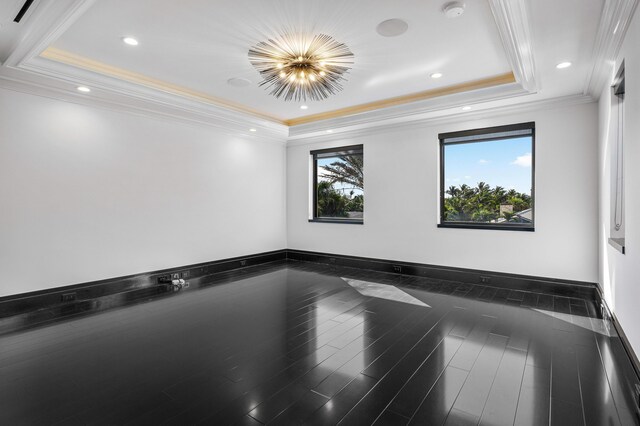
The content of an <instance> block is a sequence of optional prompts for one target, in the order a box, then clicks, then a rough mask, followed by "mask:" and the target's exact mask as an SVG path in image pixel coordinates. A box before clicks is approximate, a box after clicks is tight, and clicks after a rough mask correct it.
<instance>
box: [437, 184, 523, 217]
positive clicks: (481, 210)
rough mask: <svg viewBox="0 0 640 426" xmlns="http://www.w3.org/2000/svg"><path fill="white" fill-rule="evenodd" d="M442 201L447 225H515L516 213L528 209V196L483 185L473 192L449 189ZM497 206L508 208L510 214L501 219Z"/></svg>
mask: <svg viewBox="0 0 640 426" xmlns="http://www.w3.org/2000/svg"><path fill="white" fill-rule="evenodd" d="M445 192H446V194H447V195H448V196H447V197H445V199H444V209H445V212H444V215H445V220H447V221H462V222H492V221H499V220H501V219H502V220H501V221H507V222H518V221H521V219H520V218H519V217H518V215H517V213H518V212H521V211H523V210H527V209H529V208H531V196H530V195H528V194H524V193H520V192H517V191H515V190H513V189H511V190H509V191H506V190H505V189H504V188H502V187H501V186H496V187H495V188H491V186H490V185H487V184H486V183H484V182H480V183H478V185H477V186H476V187H475V188H472V187H470V186H468V185H464V184H463V185H460V186H459V187H456V186H450V187H449V189H447V190H446V191H445ZM500 205H510V206H512V208H513V211H512V212H509V211H505V212H503V213H502V215H500Z"/></svg>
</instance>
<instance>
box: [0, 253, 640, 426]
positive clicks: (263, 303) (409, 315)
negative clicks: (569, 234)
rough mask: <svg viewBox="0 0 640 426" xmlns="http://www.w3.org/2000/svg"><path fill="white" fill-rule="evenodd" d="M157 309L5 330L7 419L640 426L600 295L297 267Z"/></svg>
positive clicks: (267, 269) (1, 419)
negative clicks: (591, 296)
mask: <svg viewBox="0 0 640 426" xmlns="http://www.w3.org/2000/svg"><path fill="white" fill-rule="evenodd" d="M363 283H364V284H363ZM352 284H356V285H352ZM393 289H397V290H398V292H401V293H402V294H400V293H398V292H396V291H395V290H393ZM362 290H364V291H362ZM380 296H384V297H380ZM145 297H146V299H144V300H137V299H135V298H126V297H125V298H111V299H110V301H109V303H96V305H97V306H96V307H95V308H94V309H95V310H94V311H93V313H91V312H92V311H91V310H88V311H83V313H82V315H80V316H78V315H75V314H74V315H73V316H65V315H64V314H59V316H58V317H55V313H51V312H49V313H48V315H49V316H51V317H52V318H53V319H50V320H48V323H47V324H48V325H47V326H37V324H42V323H35V322H34V323H29V320H28V319H25V318H22V320H20V321H13V322H12V321H11V320H7V321H5V322H4V323H2V324H4V325H5V326H6V327H10V326H11V324H14V325H16V327H22V326H24V325H25V324H26V325H28V326H30V327H32V328H31V329H29V330H26V331H21V332H16V331H15V330H13V331H14V332H13V333H12V334H5V335H3V336H0V348H2V351H0V398H1V400H2V406H3V409H2V410H1V411H0V424H56V423H57V424H92V423H95V422H100V423H106V424H198V423H200V424H236V423H247V424H258V423H256V422H259V423H262V424H283V425H284V424H311V425H333V424H338V423H340V424H346V425H351V424H394V425H395V424H398V425H402V424H412V425H424V424H460V423H472V424H495V425H498V424H518V425H525V424H587V423H589V424H607V425H609V424H612V425H633V424H640V422H638V417H637V411H636V409H635V402H634V389H635V385H637V384H638V380H637V378H636V376H635V375H634V373H633V369H632V367H631V364H630V363H629V360H628V358H627V357H626V354H625V352H624V348H623V347H622V345H621V343H620V340H619V338H618V336H617V335H616V334H615V329H613V328H608V321H603V320H602V319H601V318H599V317H598V313H597V309H595V306H594V304H593V301H591V300H586V299H585V300H583V299H575V298H567V297H558V296H549V295H544V294H534V293H524V292H518V291H515V290H507V289H497V288H490V287H486V286H477V285H472V284H468V283H454V282H445V281H442V280H432V279H428V278H420V277H406V276H400V275H393V274H382V273H377V272H372V271H358V270H354V269H348V268H339V267H335V266H330V265H317V264H311V263H296V262H292V263H287V264H279V265H271V266H264V267H262V268H261V269H255V270H253V271H252V272H251V273H237V274H235V275H234V274H227V275H225V276H224V277H209V278H208V279H207V280H201V281H198V280H193V285H192V286H191V287H190V288H188V289H186V291H182V292H179V293H175V294H174V293H172V294H169V295H166V294H165V295H146V296H145ZM409 300H410V301H409ZM119 301H120V302H121V303H122V304H121V305H118V303H120V302H119ZM407 301H409V302H407ZM416 301H417V302H419V303H416ZM405 302H407V303H405ZM105 306H111V308H110V309H107V310H102V309H103V308H104V307H105ZM32 318H36V316H34V317H32ZM37 318H42V315H40V316H37ZM55 318H57V319H58V320H57V321H56V320H55ZM62 320H64V321H62ZM0 325H1V324H0Z"/></svg>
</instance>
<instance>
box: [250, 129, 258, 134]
mask: <svg viewBox="0 0 640 426" xmlns="http://www.w3.org/2000/svg"><path fill="white" fill-rule="evenodd" d="M249 131H250V132H253V133H255V132H257V130H256V129H253V128H251V129H249Z"/></svg>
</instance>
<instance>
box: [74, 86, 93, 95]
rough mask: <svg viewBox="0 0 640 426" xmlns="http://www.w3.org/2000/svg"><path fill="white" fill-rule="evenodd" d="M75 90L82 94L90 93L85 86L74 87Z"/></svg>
mask: <svg viewBox="0 0 640 426" xmlns="http://www.w3.org/2000/svg"><path fill="white" fill-rule="evenodd" d="M76 90H77V91H78V92H82V93H89V92H90V91H91V89H89V88H88V87H87V86H78V87H76Z"/></svg>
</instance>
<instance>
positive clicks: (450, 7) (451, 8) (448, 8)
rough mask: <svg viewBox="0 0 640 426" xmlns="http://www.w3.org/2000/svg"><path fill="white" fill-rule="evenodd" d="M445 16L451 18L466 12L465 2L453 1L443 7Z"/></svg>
mask: <svg viewBox="0 0 640 426" xmlns="http://www.w3.org/2000/svg"><path fill="white" fill-rule="evenodd" d="M442 12H443V13H444V16H446V17H447V18H449V19H453V18H457V17H458V16H460V15H462V14H463V13H464V3H462V2H460V1H452V2H449V3H447V4H445V5H444V6H443V7H442Z"/></svg>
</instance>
